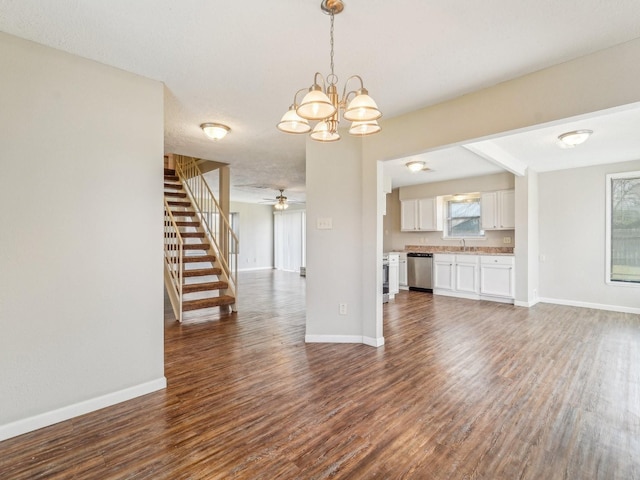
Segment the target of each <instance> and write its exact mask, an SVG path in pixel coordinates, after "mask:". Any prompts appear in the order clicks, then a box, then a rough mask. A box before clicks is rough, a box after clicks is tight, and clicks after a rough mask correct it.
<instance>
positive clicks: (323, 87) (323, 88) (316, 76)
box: [313, 72, 327, 92]
mask: <svg viewBox="0 0 640 480" xmlns="http://www.w3.org/2000/svg"><path fill="white" fill-rule="evenodd" d="M318 76H319V77H320V79H321V80H322V91H323V92H325V91H326V90H327V84H326V83H325V81H324V77H323V76H322V74H321V73H320V72H316V74H315V75H314V76H313V84H314V85H318Z"/></svg>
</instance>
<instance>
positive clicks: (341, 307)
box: [338, 303, 347, 315]
mask: <svg viewBox="0 0 640 480" xmlns="http://www.w3.org/2000/svg"><path fill="white" fill-rule="evenodd" d="M338 310H339V312H340V315H346V314H347V304H346V303H341V304H339V305H338Z"/></svg>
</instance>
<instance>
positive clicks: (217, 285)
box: [182, 281, 229, 293]
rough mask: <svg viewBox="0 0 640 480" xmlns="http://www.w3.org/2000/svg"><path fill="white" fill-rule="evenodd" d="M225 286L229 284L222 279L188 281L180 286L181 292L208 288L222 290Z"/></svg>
mask: <svg viewBox="0 0 640 480" xmlns="http://www.w3.org/2000/svg"><path fill="white" fill-rule="evenodd" d="M226 288H229V284H228V283H227V282H223V281H218V282H203V283H189V284H186V285H183V286H182V293H193V292H206V291H209V290H224V289H226Z"/></svg>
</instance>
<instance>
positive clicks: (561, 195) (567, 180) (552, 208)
mask: <svg viewBox="0 0 640 480" xmlns="http://www.w3.org/2000/svg"><path fill="white" fill-rule="evenodd" d="M632 171H640V160H636V161H630V162H624V163H616V164H609V165H601V166H594V167H584V168H578V169H572V170H560V171H556V172H546V173H541V174H540V175H539V189H540V193H541V194H540V211H539V217H540V255H542V256H543V257H542V258H543V259H544V261H542V262H540V297H541V298H543V299H544V300H545V301H552V302H557V303H567V304H570V305H584V306H593V307H600V306H606V307H607V308H616V307H622V308H624V307H626V308H627V309H635V312H636V313H640V287H638V286H625V285H611V284H606V283H605V225H606V223H605V208H606V194H605V185H606V175H607V174H609V173H620V172H632Z"/></svg>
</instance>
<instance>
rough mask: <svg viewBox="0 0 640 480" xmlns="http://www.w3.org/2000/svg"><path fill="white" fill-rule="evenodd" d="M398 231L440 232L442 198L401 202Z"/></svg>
mask: <svg viewBox="0 0 640 480" xmlns="http://www.w3.org/2000/svg"><path fill="white" fill-rule="evenodd" d="M400 209H401V212H400V230H402V231H403V232H421V231H422V232H424V231H435V230H442V228H443V217H442V197H434V198H419V199H415V200H402V201H401V202H400Z"/></svg>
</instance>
